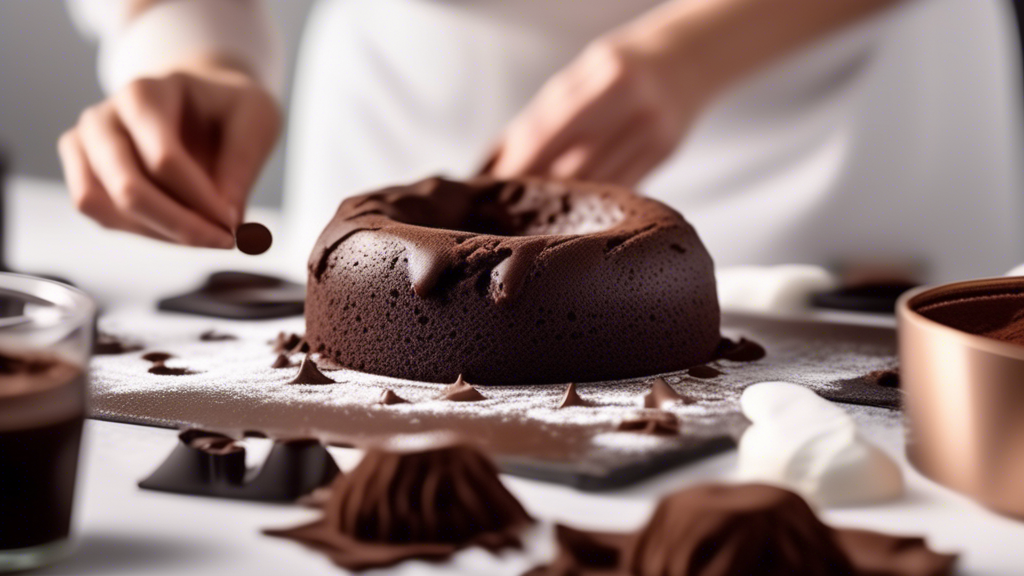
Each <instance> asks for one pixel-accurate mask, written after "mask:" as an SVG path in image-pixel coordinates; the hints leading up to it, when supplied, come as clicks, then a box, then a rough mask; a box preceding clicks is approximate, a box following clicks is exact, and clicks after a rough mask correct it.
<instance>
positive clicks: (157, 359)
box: [142, 352, 174, 364]
mask: <svg viewBox="0 0 1024 576" xmlns="http://www.w3.org/2000/svg"><path fill="white" fill-rule="evenodd" d="M171 358H174V354H170V353H167V352H147V353H145V354H143V355H142V359H143V360H145V361H146V362H153V363H154V364H159V363H162V362H166V361H168V360H170V359H171Z"/></svg>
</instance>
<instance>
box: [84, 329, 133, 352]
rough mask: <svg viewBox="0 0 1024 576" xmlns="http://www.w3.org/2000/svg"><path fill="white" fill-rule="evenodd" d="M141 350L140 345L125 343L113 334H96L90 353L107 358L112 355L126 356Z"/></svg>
mask: <svg viewBox="0 0 1024 576" xmlns="http://www.w3.org/2000/svg"><path fill="white" fill-rule="evenodd" d="M139 350H142V345H140V344H136V343H133V342H127V341H125V340H123V339H121V338H119V337H117V336H114V335H113V334H107V333H105V332H98V333H97V334H96V340H95V341H94V342H93V345H92V353H93V354H95V355H97V356H108V355H114V354H127V353H129V352H138V351H139Z"/></svg>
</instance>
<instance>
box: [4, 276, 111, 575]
mask: <svg viewBox="0 0 1024 576" xmlns="http://www.w3.org/2000/svg"><path fill="white" fill-rule="evenodd" d="M94 316H95V305H94V304H93V302H92V301H91V300H90V299H89V298H88V297H87V296H86V295H85V294H83V293H82V292H80V291H78V290H75V289H73V288H70V287H68V286H65V285H63V284H59V283H57V282H52V281H49V280H42V279H39V278H32V277H28V276H20V275H16V274H0V572H5V571H15V570H26V569H30V568H36V567H39V566H43V565H46V564H50V563H52V562H54V561H55V560H57V559H58V558H60V557H61V556H63V555H64V554H65V553H66V552H67V550H68V542H69V534H70V525H71V510H72V501H73V496H74V490H75V476H76V469H77V467H78V448H79V444H80V440H81V436H82V421H83V418H84V416H85V376H86V367H87V365H88V361H89V355H90V351H91V347H92V332H93V318H94Z"/></svg>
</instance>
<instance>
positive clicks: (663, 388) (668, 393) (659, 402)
mask: <svg viewBox="0 0 1024 576" xmlns="http://www.w3.org/2000/svg"><path fill="white" fill-rule="evenodd" d="M673 402H681V403H683V404H693V400H692V399H690V398H687V397H686V396H683V395H682V394H680V393H678V392H676V391H675V390H674V389H673V388H672V387H671V386H669V384H668V382H665V380H664V379H663V378H655V379H654V382H653V383H652V384H651V390H650V392H648V393H647V394H645V395H644V408H661V407H662V406H663V405H665V404H672V403H673Z"/></svg>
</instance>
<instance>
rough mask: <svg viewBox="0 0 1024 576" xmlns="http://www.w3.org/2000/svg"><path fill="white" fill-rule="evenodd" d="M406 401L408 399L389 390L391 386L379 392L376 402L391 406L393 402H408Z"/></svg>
mask: <svg viewBox="0 0 1024 576" xmlns="http://www.w3.org/2000/svg"><path fill="white" fill-rule="evenodd" d="M408 403H409V401H408V400H406V399H405V398H402V397H401V396H399V395H398V394H395V392H394V391H393V390H391V388H386V389H385V390H384V391H383V392H381V394H380V400H378V401H377V404H383V405H384V406H391V405H393V404H408Z"/></svg>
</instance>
